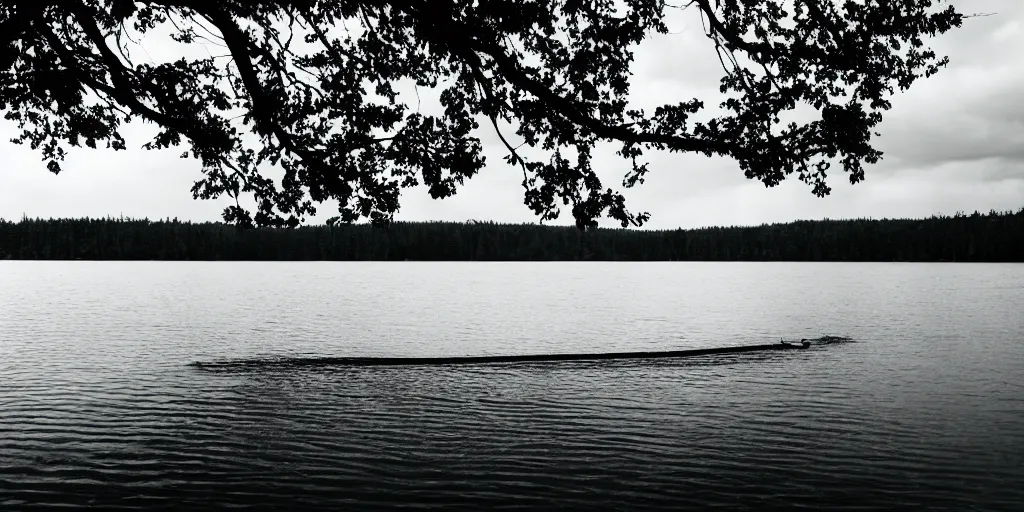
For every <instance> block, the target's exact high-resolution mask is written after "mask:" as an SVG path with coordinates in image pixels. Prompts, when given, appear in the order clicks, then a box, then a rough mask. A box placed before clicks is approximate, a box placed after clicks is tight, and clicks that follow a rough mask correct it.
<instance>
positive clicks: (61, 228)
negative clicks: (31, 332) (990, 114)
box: [0, 208, 1024, 263]
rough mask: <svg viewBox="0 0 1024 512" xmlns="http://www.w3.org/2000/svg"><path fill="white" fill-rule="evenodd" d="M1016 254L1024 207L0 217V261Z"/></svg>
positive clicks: (992, 258)
mask: <svg viewBox="0 0 1024 512" xmlns="http://www.w3.org/2000/svg"><path fill="white" fill-rule="evenodd" d="M3 259H10V260H90V261H148V260H152V261H506V262H512V261H721V262H724V261H761V262H769V261H778V262H783V261H788V262H812V261H813V262H906V263H925V262H927V263H964V262H967V263H998V262H1004V263H1008V262H1014V263H1018V262H1024V208H1021V209H1020V210H1019V211H1017V212H990V213H987V214H981V213H978V212H975V213H974V214H970V215H966V214H957V215H954V216H952V217H946V216H933V217H930V218H926V219H893V220H890V219H886V220H868V219H857V220H820V221H795V222H789V223H785V224H770V225H768V224H765V225H761V226H756V227H718V228H700V229H687V230H684V229H677V230H661V231H653V230H652V231H646V230H628V229H604V228H602V229H595V230H588V231H585V232H584V231H580V230H578V229H576V228H575V227H571V226H539V225H535V224H497V223H491V222H470V223H454V222H395V223H393V224H391V225H390V226H388V227H385V228H379V227H373V226H369V225H365V224H362V225H340V226H305V227H299V228H294V229H288V228H260V229H250V230H242V229H239V228H236V227H235V226H231V225H226V224H223V223H214V222H207V223H191V222H181V221H178V220H164V221H150V220H146V219H143V220H134V219H109V218H108V219H50V220H39V219H23V220H21V221H18V222H10V221H3V220H0V260H3Z"/></svg>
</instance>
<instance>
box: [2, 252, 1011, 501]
mask: <svg viewBox="0 0 1024 512" xmlns="http://www.w3.org/2000/svg"><path fill="white" fill-rule="evenodd" d="M824 334H831V335H844V336H850V337H852V338H853V339H854V340H856V342H854V343H843V344H818V345H815V346H814V347H812V348H811V349H810V350H804V351H786V352H778V353H775V352H773V353H757V354H746V355H732V356H718V357H715V356H709V357H704V358H695V359H683V360H675V361H659V362H641V361H632V362H628V361H626V362H611V363H609V362H604V363H600V364H598V363H555V364H551V363H548V364H533V365H523V364H519V365H490V366H487V365H484V366H470V367H450V368H333V369H331V368H328V369H322V368H320V369H312V370H282V369H262V370H261V369H250V370H247V371H236V372H211V371H204V370H200V369H196V368H192V367H189V366H186V365H187V363H190V362H192V361H197V360H199V361H208V360H223V359H237V358H257V357H276V356H304V357H308V356H318V355H322V356H349V355H351V356H373V355H408V356H412V355H417V356H430V355H438V356H440V355H484V354H524V353H545V352H548V353H550V352H598V351H626V350H650V349H653V350H659V349H664V350H668V349H679V348H700V347H712V346H724V345H740V344H748V343H763V342H771V341H772V340H777V339H778V338H779V337H786V338H787V339H794V338H796V339H799V338H804V337H807V338H810V337H817V336H821V335H824ZM314 504H315V505H319V506H321V507H323V508H330V509H334V510H342V509H345V510H348V509H352V510H373V509H384V508H394V507H399V506H408V507H419V508H427V507H438V506H446V507H448V508H457V509H464V510H481V509H499V508H501V509H537V508H548V509H550V508H557V507H562V508H568V509H577V510H609V509H622V510H656V509H665V510H678V509H681V508H694V509H696V508H701V509H704V508H708V507H712V508H715V507H720V508H727V509H730V510H737V509H740V510H743V509H749V510H763V509H766V508H787V509H788V508H800V507H803V508H824V507H827V508H829V509H831V510H891V509H907V510H922V509H928V510H957V511H961V510H1022V509H1024V265H969V264H924V265H921V264H891V265H890V264H790V263H750V264H747V263H659V264H623V263H617V264H615V263H613V264H608V263H589V264H566V263H547V264H534V263H518V264H517V263H512V264H510V263H498V264H483V263H475V264H471V263H308V264H307V263H242V264H238V263H199V262H192V263H188V262H137V263H114V262H9V261H6V262H0V510H3V511H14V510H24V509H32V508H41V509H49V508H52V507H54V506H57V505H61V506H72V507H96V508H102V509H107V510H116V509H129V508H145V509H147V510H154V509H161V508H175V509H196V508H215V507H225V508H226V507H228V506H250V507H254V508H268V509H270V508H279V509H287V508H292V507H295V506H303V505H314Z"/></svg>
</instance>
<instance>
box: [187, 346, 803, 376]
mask: <svg viewBox="0 0 1024 512" xmlns="http://www.w3.org/2000/svg"><path fill="white" fill-rule="evenodd" d="M809 346H810V343H809V342H806V341H804V342H802V343H800V344H796V343H789V342H784V341H783V342H780V343H772V344H767V345H745V346H738V347H720V348H698V349H690V350H667V351H654V352H604V353H594V354H530V355H518V356H516V355H512V356H454V357H303V358H275V359H240V360H233V361H210V362H202V361H196V362H194V363H191V365H190V366H194V367H197V368H203V369H211V370H215V369H242V368H257V367H259V368H267V367H281V368H288V367H310V366H313V367H317V366H440V365H457V364H494V363H535V362H555V361H606V360H613V359H667V358H679V357H695V356H707V355H716V354H736V353H741V352H759V351H765V350H799V349H806V348H808V347H809Z"/></svg>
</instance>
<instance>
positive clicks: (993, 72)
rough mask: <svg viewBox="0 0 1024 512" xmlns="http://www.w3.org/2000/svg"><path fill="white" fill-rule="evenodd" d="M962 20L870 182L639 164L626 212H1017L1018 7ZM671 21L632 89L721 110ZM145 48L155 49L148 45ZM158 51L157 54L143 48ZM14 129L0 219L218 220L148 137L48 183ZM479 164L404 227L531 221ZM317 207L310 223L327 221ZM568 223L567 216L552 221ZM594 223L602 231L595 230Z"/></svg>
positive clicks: (181, 164) (1023, 188)
mask: <svg viewBox="0 0 1024 512" xmlns="http://www.w3.org/2000/svg"><path fill="white" fill-rule="evenodd" d="M955 4H956V5H958V7H959V8H960V9H961V10H962V11H963V12H979V13H988V12H994V13H996V14H995V15H992V16H986V17H979V18H972V19H968V20H966V21H965V24H964V27H963V28H961V29H959V30H956V31H954V32H952V33H948V34H946V35H945V36H943V37H942V38H940V39H939V40H937V41H934V42H933V47H934V48H935V49H936V50H937V51H939V53H940V54H947V55H949V56H950V59H951V63H950V65H949V67H948V68H946V69H944V70H942V71H941V72H940V73H939V74H938V75H936V76H934V77H932V78H930V79H928V80H925V81H921V82H918V83H917V84H915V85H914V87H913V88H912V89H911V90H910V91H909V92H906V93H903V94H901V95H898V96H897V97H896V98H895V99H894V101H893V104H894V108H893V109H892V110H891V111H890V112H888V113H887V114H886V115H885V121H884V122H883V123H882V125H881V126H880V129H879V131H880V132H881V133H882V136H881V137H880V138H879V139H878V140H877V145H878V147H879V149H881V150H882V151H884V152H885V154H886V156H885V159H884V160H883V162H881V163H879V164H877V165H874V166H870V167H868V168H867V179H866V180H865V181H864V182H862V183H859V184H857V185H850V184H849V182H848V181H847V179H846V176H845V175H844V174H842V173H838V172H837V173H835V174H833V175H832V176H833V178H832V179H831V181H830V184H831V186H832V188H833V192H832V194H831V195H830V196H827V197H825V198H817V197H815V196H814V195H812V194H811V192H810V188H809V187H808V186H807V185H805V184H803V183H801V182H799V181H798V180H796V179H792V180H787V181H786V182H784V183H783V184H782V185H780V186H778V187H775V188H771V189H766V188H765V187H764V185H762V184H761V183H760V182H757V181H752V180H748V179H746V178H744V177H743V174H742V172H741V171H740V170H739V169H738V167H737V166H736V164H735V163H734V162H732V161H730V160H727V159H721V158H714V159H709V158H705V157H702V156H690V155H670V154H667V153H664V154H656V153H652V154H650V155H649V159H650V162H651V168H652V169H653V171H652V172H651V174H650V175H649V178H648V180H647V183H646V184H645V185H642V186H640V187H639V188H636V189H633V190H630V191H628V193H627V198H628V200H629V202H630V204H629V206H630V208H631V209H632V210H633V211H644V210H645V211H649V212H650V213H651V214H652V219H651V222H650V223H649V224H648V226H649V227H651V228H657V229H665V228H676V227H684V228H688V227H698V226H709V225H757V224H761V223H763V222H784V221H790V220H797V219H821V218H825V217H828V218H855V217H872V218H882V217H924V216H929V215H932V214H939V213H942V214H953V213H955V212H957V211H967V212H973V211H974V210H981V211H988V210H990V209H996V210H1017V209H1019V208H1021V207H1022V206H1024V95H1022V94H1021V90H1022V87H1021V86H1022V85H1024V52H1021V51H1020V49H1021V48H1024V2H1021V1H1020V0H961V1H959V2H955ZM693 20H694V18H692V16H690V15H689V14H685V13H684V14H681V15H679V16H676V17H675V18H674V19H673V21H672V28H673V33H672V34H670V35H666V36H661V37H658V38H656V39H652V40H650V41H647V42H645V44H644V45H643V46H641V48H640V51H639V52H638V54H637V62H636V66H635V67H634V73H635V76H634V84H635V85H634V92H635V95H636V96H637V97H638V98H643V99H644V102H645V103H648V102H649V103H674V102H678V101H681V100H685V99H689V98H692V97H695V96H696V97H703V98H704V99H705V101H706V103H710V104H714V103H717V101H716V99H717V96H716V95H717V92H716V89H717V85H718V79H719V77H720V76H721V68H720V67H719V64H718V62H717V59H716V58H715V57H714V53H713V52H712V51H711V48H710V46H709V45H708V44H707V43H706V40H705V39H704V36H703V35H702V33H701V29H700V26H699V25H695V24H694V23H693ZM143 44H150V45H156V44H158V43H157V42H152V43H149V42H146V41H143ZM147 49H150V50H154V51H155V50H156V48H147ZM14 133H15V127H14V126H13V124H12V123H10V122H7V121H4V120H2V119H0V217H3V218H6V219H9V220H17V219H20V218H21V217H22V215H28V216H29V217H44V218H46V217H83V216H90V217H103V216H107V215H113V216H119V215H124V216H130V217H149V218H151V219H156V218H165V217H178V218H180V219H189V220H195V221H203V220H219V219H220V212H221V211H222V209H223V208H224V206H225V204H226V203H225V202H223V201H202V200H194V199H192V195H191V193H190V192H189V188H190V187H191V185H192V183H193V182H194V181H195V180H196V179H198V177H199V176H200V173H199V166H198V164H197V163H196V162H195V161H194V160H181V159H179V158H178V157H177V155H178V154H180V153H181V150H180V149H178V150H170V151H164V152H153V151H145V150H142V149H134V148H139V146H141V144H143V143H144V142H145V140H146V137H145V135H146V134H147V133H152V132H151V130H150V129H147V128H145V127H135V126H133V127H130V128H129V129H126V130H125V132H124V133H125V135H126V138H127V139H128V145H129V148H130V149H129V150H128V151H121V152H111V151H106V150H88V149H79V150H75V151H73V152H72V154H71V155H70V156H69V157H68V158H67V160H66V161H65V163H64V165H63V167H64V169H65V170H64V172H63V173H61V174H60V175H59V176H55V175H53V174H51V173H49V172H48V171H47V170H46V168H45V166H44V162H42V161H41V160H40V158H39V156H38V155H37V154H36V153H34V152H33V151H31V150H30V149H29V148H27V147H23V146H18V145H15V144H12V143H10V142H7V141H8V140H9V139H10V138H11V136H12V135H13V134H14ZM481 138H482V139H483V140H484V141H485V143H486V146H485V147H486V155H487V157H488V167H487V168H486V169H485V170H484V171H483V172H482V173H481V174H480V175H478V176H477V177H475V178H473V179H472V180H471V181H470V182H469V183H467V184H466V186H465V187H463V188H462V189H461V190H460V191H459V192H458V194H457V195H456V196H455V197H452V198H448V199H445V200H443V201H437V200H432V199H430V197H429V196H428V195H427V194H426V192H425V191H424V190H421V189H410V190H408V191H406V192H405V194H404V195H403V197H402V209H401V211H400V213H399V214H398V218H399V219H400V220H451V221H464V220H468V219H480V220H494V221H499V222H535V221H536V219H535V217H534V216H533V214H532V212H530V211H529V210H528V209H527V208H526V206H525V205H523V191H522V188H521V186H520V181H521V179H522V175H521V173H519V171H516V170H515V169H512V168H510V167H508V166H507V165H506V164H505V163H504V161H503V160H502V159H501V156H502V155H503V153H502V148H501V147H499V145H498V144H497V141H496V139H494V137H492V136H490V134H488V133H482V134H481ZM602 163H603V166H602V167H601V168H599V171H600V172H601V175H602V177H603V178H606V184H607V185H612V186H616V185H617V184H618V183H619V182H620V181H621V174H622V171H623V170H625V167H624V165H625V164H626V163H625V162H623V161H620V160H618V159H617V157H616V158H609V159H603V160H602ZM333 210H334V209H333V208H331V207H322V208H321V214H320V215H318V216H317V217H318V218H319V219H325V218H327V217H328V216H331V215H333V213H334V212H333ZM571 221H572V219H571V214H570V212H569V211H564V212H563V214H562V218H561V219H560V222H558V223H570V222H571ZM603 224H604V223H603Z"/></svg>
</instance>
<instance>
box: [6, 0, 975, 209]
mask: <svg viewBox="0 0 1024 512" xmlns="http://www.w3.org/2000/svg"><path fill="white" fill-rule="evenodd" d="M935 3H936V2H933V1H932V0H900V1H891V2H854V1H849V2H845V3H843V4H842V5H841V6H839V5H836V3H835V2H833V1H832V0H796V1H795V2H794V3H793V4H792V6H790V7H786V8H785V9H784V8H783V7H782V6H781V4H782V3H781V2H779V1H778V0H744V1H742V2H741V1H738V0H692V1H689V2H687V3H685V5H683V6H672V5H669V4H667V3H666V2H664V1H663V0H626V1H624V2H611V1H607V0H537V1H531V2H522V1H519V0H486V1H477V2H469V1H455V0H402V1H395V0H245V1H243V0H141V1H137V2H136V1H131V0H5V1H4V2H2V4H0V110H3V111H4V112H5V114H4V115H5V118H6V119H7V120H8V121H9V122H12V123H14V124H15V125H17V126H18V127H19V128H20V129H21V130H22V131H21V133H20V134H19V135H18V136H17V137H16V140H17V141H18V142H21V143H28V144H30V145H31V146H32V147H33V148H34V149H37V150H38V151H39V152H40V153H41V155H42V157H43V158H44V160H45V161H46V162H47V164H46V165H47V167H48V168H49V169H50V170H51V171H52V172H55V173H56V172H60V169H61V167H60V162H61V160H62V158H63V157H64V155H65V152H66V150H67V148H68V147H69V146H79V145H85V146H88V147H96V146H97V145H100V144H104V145H106V146H107V147H109V148H113V149H118V150H119V149H124V148H125V141H124V139H123V138H122V135H121V133H120V129H121V128H122V126H123V125H124V124H125V122H126V121H128V120H131V119H141V120H144V121H148V122H152V123H155V124H156V125H158V127H159V133H158V134H157V135H156V136H155V138H154V139H153V140H152V141H150V142H149V143H147V144H146V146H145V147H147V148H167V147H172V146H179V145H185V146H186V147H187V151H186V152H185V154H184V155H183V156H190V157H194V158H198V159H199V160H201V162H202V167H203V172H204V178H203V179H202V180H200V181H199V182H197V183H196V184H195V186H194V187H193V189H192V191H193V194H194V195H195V196H196V197H197V198H213V197H218V196H221V195H223V194H228V195H230V196H232V197H235V198H236V201H235V205H234V206H231V207H229V208H227V209H226V210H225V212H224V219H225V220H226V221H228V222H233V223H237V224H239V225H242V226H250V225H257V226H297V225H299V224H300V223H302V222H304V221H305V220H306V219H307V218H308V216H309V215H311V214H313V213H315V211H316V204H319V203H322V202H323V201H326V200H337V201H338V203H339V216H338V217H335V218H332V219H331V222H332V223H333V222H335V221H339V220H340V221H344V222H353V221H357V220H360V219H364V218H369V219H371V220H372V221H373V222H374V223H380V224H383V223H387V222H389V221H390V220H391V219H392V218H393V214H394V213H395V211H396V210H397V209H398V208H399V193H400V191H401V189H403V188H406V187H410V186H414V185H417V184H424V185H425V186H426V187H427V189H428V190H429V193H430V195H431V196H432V197H434V198H443V197H446V196H450V195H452V194H454V193H455V192H456V189H457V187H458V186H459V185H460V184H462V183H463V182H464V181H465V180H466V179H468V178H470V177H472V176H473V175H475V174H476V173H478V172H479V171H480V170H481V169H482V168H483V166H484V159H483V156H482V154H481V149H482V144H481V141H480V140H479V138H478V137H477V136H476V135H475V133H476V132H475V129H476V128H478V126H479V124H480V123H481V122H483V123H486V124H488V125H490V128H491V129H494V130H497V131H498V135H499V136H500V138H501V140H502V141H503V142H504V143H505V146H506V149H507V152H508V155H507V160H508V161H509V162H510V163H512V164H513V165H515V166H518V167H519V168H521V170H522V173H523V182H522V184H523V186H524V188H525V203H526V204H527V205H528V206H529V207H530V208H531V209H532V210H533V211H534V212H536V214H537V215H539V216H540V218H541V219H543V220H549V219H554V218H556V217H557V216H558V214H559V212H560V208H561V206H560V205H571V210H572V214H573V216H574V218H575V221H576V223H577V225H578V226H579V227H593V226H596V219H598V218H600V217H601V216H603V215H608V216H610V217H612V218H614V219H617V220H618V221H620V222H621V224H622V225H623V226H627V225H629V224H630V223H632V224H636V225H639V224H642V223H643V222H644V221H645V220H647V219H648V214H646V213H633V212H630V211H629V210H627V208H626V205H625V199H624V197H623V196H622V194H621V192H619V191H617V190H615V189H613V188H610V187H607V186H605V185H604V184H603V183H602V181H601V180H600V179H599V178H598V176H597V174H596V173H595V172H594V169H593V167H592V158H593V157H594V149H595V146H596V145H597V144H598V143H601V142H610V143H614V144H615V145H616V147H617V148H618V154H619V155H621V156H622V157H623V158H624V160H625V161H626V162H628V166H629V170H628V172H626V173H625V175H624V178H623V186H624V187H626V188H628V187H632V186H634V185H636V184H638V183H641V182H643V180H644V177H645V175H646V174H647V172H648V171H649V167H648V165H647V164H646V163H644V154H645V152H648V151H650V150H667V151H674V152H695V153H701V154H705V155H709V156H710V155H721V156H726V157H729V158H732V159H735V161H736V162H737V163H738V165H739V167H740V169H741V170H742V171H743V172H744V174H745V175H746V176H747V177H748V178H752V179H758V180H760V181H762V182H763V183H764V184H765V185H766V186H774V185H776V184H778V183H779V182H781V181H782V180H783V179H785V178H786V177H787V176H789V175H792V174H796V175H797V177H798V178H799V179H801V180H803V181H804V182H806V183H808V184H809V185H810V186H811V187H812V190H813V192H814V193H815V194H817V195H819V196H823V195H827V194H828V193H829V191H830V188H829V186H828V185H827V183H826V177H827V172H828V171H829V169H830V168H831V165H832V164H834V163H839V164H841V166H842V169H843V171H844V172H845V173H847V174H848V178H849V180H850V181H851V182H854V183H856V182H858V181H860V180H862V179H863V178H864V164H866V163H867V164H870V163H874V162H876V161H878V159H879V158H881V153H880V152H879V151H878V150H876V149H875V148H874V147H872V145H871V139H872V136H873V135H874V133H873V129H874V127H875V126H876V125H877V124H878V123H879V122H880V121H881V119H882V116H881V113H882V112H883V111H885V110H887V109H888V108H889V107H890V103H889V100H888V98H889V97H890V96H891V94H893V93H894V91H895V89H896V88H899V89H906V88H907V87H909V86H910V85H911V84H912V83H913V82H914V81H915V80H916V79H917V78H919V77H923V76H929V75H931V74H933V73H935V72H936V71H937V70H938V69H939V68H940V67H941V66H943V65H944V64H945V63H946V59H945V58H941V57H939V56H937V55H936V54H935V53H934V52H933V51H931V50H929V49H928V48H927V46H926V45H925V43H924V38H926V37H928V36H933V35H937V34H941V33H944V32H946V31H948V30H950V29H952V28H954V27H957V26H959V25H960V24H961V22H962V18H963V16H962V15H961V14H959V13H958V12H956V11H955V10H954V9H953V8H952V7H947V8H945V9H941V8H936V7H935V6H934V5H933V4H935ZM938 3H939V4H941V3H942V0H938ZM680 8H685V9H693V10H695V11H697V12H699V14H700V16H701V17H702V20H703V22H704V28H705V31H706V35H707V37H708V39H709V40H710V43H709V51H710V49H711V48H714V51H716V52H717V53H718V55H719V57H720V58H721V60H722V63H723V77H722V79H721V92H722V93H723V98H724V101H723V102H722V103H721V104H720V105H719V108H718V111H717V112H708V111H704V108H705V105H704V102H703V101H701V100H700V99H680V101H678V102H676V103H673V104H666V105H662V106H660V107H658V108H656V109H654V110H653V111H652V112H645V111H642V110H639V109H635V108H631V107H630V103H629V101H628V95H629V91H630V80H629V79H630V74H631V72H630V65H631V62H632V58H633V51H634V48H635V46H636V45H637V44H638V43H639V42H641V41H643V40H644V39H645V38H647V37H648V36H650V35H651V34H657V33H666V32H667V31H668V27H667V26H666V23H665V17H666V13H667V12H668V11H669V10H670V9H680ZM157 34H163V35H165V36H168V37H170V38H171V39H173V41H175V42H176V43H180V44H181V45H184V46H180V47H179V46H174V48H175V51H176V52H180V53H179V55H180V58H177V59H173V60H170V61H167V62H154V61H152V59H151V58H149V57H148V56H146V55H145V54H144V53H145V52H143V51H134V52H133V51H132V49H133V48H135V49H138V48H137V47H133V46H132V45H131V44H129V41H132V40H134V39H135V38H138V37H142V36H146V35H149V36H154V35H157ZM200 42H203V43H206V44H207V45H208V46H209V47H216V48H220V49H222V51H223V53H222V54H219V55H206V54H202V55H201V56H195V55H192V53H194V52H191V53H190V51H191V50H193V49H194V45H195V44H197V43H200ZM190 45H192V46H190ZM140 53H142V54H143V55H139V54H140ZM401 83H407V84H410V83H411V84H415V85H416V86H418V87H421V88H430V89H433V90H435V91H436V92H437V93H438V94H439V98H440V103H441V104H442V105H443V107H444V111H443V113H439V114H437V115H425V114H422V113H420V112H418V111H417V109H416V108H415V107H414V106H412V105H408V104H406V103H405V102H404V101H403V100H402V99H401V98H400V95H399V92H398V91H399V89H400V87H399V84H401ZM798 107H799V108H803V109H804V110H806V111H808V112H811V113H813V115H812V116H810V117H809V118H808V119H809V120H807V121H806V122H787V121H785V120H784V119H785V117H786V115H787V112H789V111H791V110H793V109H796V108H798ZM701 115H703V117H700V116H701ZM508 126H511V128H509V127H508ZM509 129H514V131H515V133H516V134H517V135H518V137H519V138H520V139H522V141H523V144H525V145H527V146H529V147H535V148H539V149H542V150H543V152H544V154H545V155H546V156H545V157H542V158H539V159H534V158H526V157H524V156H522V154H521V153H525V152H522V151H520V149H521V148H519V147H516V146H513V145H512V143H510V142H509V139H508V138H507V137H505V134H504V133H503V132H504V131H508V130H509ZM271 166H278V168H279V169H280V170H282V171H283V177H282V178H281V179H280V180H275V179H271V178H270V177H268V174H269V173H268V172H267V169H268V167H271ZM242 195H245V197H247V198H251V199H253V200H254V201H255V202H254V204H256V208H255V213H253V212H250V211H249V210H248V209H246V208H243V207H242V203H241V202H239V201H238V200H237V199H238V197H239V196H242Z"/></svg>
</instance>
